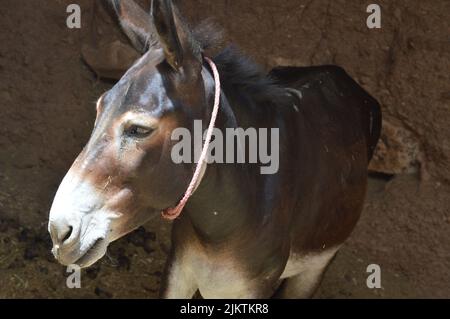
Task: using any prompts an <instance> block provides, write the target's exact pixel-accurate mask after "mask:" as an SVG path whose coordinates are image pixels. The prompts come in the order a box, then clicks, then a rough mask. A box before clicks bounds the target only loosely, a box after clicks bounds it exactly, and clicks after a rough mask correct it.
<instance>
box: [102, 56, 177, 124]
mask: <svg viewBox="0 0 450 319" xmlns="http://www.w3.org/2000/svg"><path fill="white" fill-rule="evenodd" d="M158 53H159V52H156V54H155V52H152V53H151V54H150V52H148V53H147V54H145V55H144V56H143V57H142V58H140V59H139V60H138V61H136V63H135V64H134V65H133V66H132V67H131V68H130V69H129V70H128V71H127V73H126V74H125V75H124V76H123V77H122V79H121V80H120V81H119V82H118V83H117V84H116V85H115V86H114V87H113V88H112V89H111V90H110V91H109V92H108V93H107V94H106V95H105V96H104V98H103V99H102V103H103V104H104V106H106V107H107V108H111V111H117V112H119V113H123V112H126V111H128V110H131V109H145V110H146V111H147V112H152V113H155V114H154V115H155V116H156V115H159V113H161V112H163V111H167V110H168V109H170V108H171V107H172V106H173V105H172V103H171V102H170V100H169V98H168V96H167V92H166V88H165V86H164V81H165V76H164V74H162V73H161V72H160V70H159V69H158V65H159V64H160V63H161V62H162V61H163V56H162V53H161V54H158ZM163 108H164V109H163Z"/></svg>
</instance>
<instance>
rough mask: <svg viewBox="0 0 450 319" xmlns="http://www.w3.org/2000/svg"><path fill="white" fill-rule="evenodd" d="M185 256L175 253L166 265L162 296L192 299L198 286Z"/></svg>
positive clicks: (165, 297)
mask: <svg viewBox="0 0 450 319" xmlns="http://www.w3.org/2000/svg"><path fill="white" fill-rule="evenodd" d="M184 260H185V259H184V258H182V257H181V256H177V255H176V254H173V255H172V256H171V257H170V258H169V260H168V262H167V266H166V272H165V276H164V279H163V284H162V287H161V298H164V299H191V298H192V297H193V296H194V294H195V293H196V291H197V289H198V286H197V283H196V281H195V278H194V275H193V273H192V271H191V270H190V267H189V266H188V264H187V263H186V262H184Z"/></svg>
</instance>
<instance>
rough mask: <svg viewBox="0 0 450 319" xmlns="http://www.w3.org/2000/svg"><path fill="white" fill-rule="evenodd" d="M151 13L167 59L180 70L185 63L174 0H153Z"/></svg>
mask: <svg viewBox="0 0 450 319" xmlns="http://www.w3.org/2000/svg"><path fill="white" fill-rule="evenodd" d="M151 14H152V17H153V22H154V24H155V28H156V32H157V33H158V36H159V42H160V43H161V46H162V48H163V50H164V54H165V56H166V60H167V62H168V63H169V64H170V66H171V67H172V68H173V69H174V70H176V71H178V70H179V69H180V67H181V65H182V64H183V47H182V45H181V42H180V38H179V35H178V31H177V26H176V23H175V16H174V8H173V6H172V1H171V0H153V1H152V10H151Z"/></svg>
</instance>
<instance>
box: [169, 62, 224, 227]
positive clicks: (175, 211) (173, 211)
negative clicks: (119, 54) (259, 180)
mask: <svg viewBox="0 0 450 319" xmlns="http://www.w3.org/2000/svg"><path fill="white" fill-rule="evenodd" d="M205 60H206V62H208V64H209V65H210V67H211V69H212V71H213V74H214V82H215V95H214V107H213V111H212V115H211V121H210V122H209V127H208V131H207V133H206V139H205V144H204V145H203V149H202V153H201V154H200V158H199V160H198V163H197V166H196V168H195V172H194V175H193V176H192V180H191V182H190V183H189V186H188V188H187V190H186V193H184V196H183V198H182V199H181V200H180V202H179V203H178V205H177V206H175V207H171V208H167V209H165V210H164V211H163V212H161V215H162V217H163V218H165V219H168V220H175V219H177V218H178V217H179V216H180V215H181V212H182V211H183V208H184V206H186V203H187V201H188V200H189V198H190V197H191V196H192V194H193V193H194V191H195V189H196V188H197V186H198V184H200V181H199V178H200V174H201V172H202V167H203V164H206V157H207V152H208V149H209V144H210V142H211V136H212V133H213V130H214V125H215V123H216V118H217V114H218V112H219V104H220V76H219V71H218V70H217V67H216V65H215V64H214V62H213V61H212V60H211V59H210V58H208V57H205Z"/></svg>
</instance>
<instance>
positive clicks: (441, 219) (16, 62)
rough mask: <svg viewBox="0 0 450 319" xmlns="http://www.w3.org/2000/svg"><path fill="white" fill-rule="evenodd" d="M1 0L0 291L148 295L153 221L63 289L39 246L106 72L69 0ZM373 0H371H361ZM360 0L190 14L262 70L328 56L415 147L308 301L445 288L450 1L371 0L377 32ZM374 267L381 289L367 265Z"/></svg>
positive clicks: (268, 0) (154, 286) (157, 235)
mask: <svg viewBox="0 0 450 319" xmlns="http://www.w3.org/2000/svg"><path fill="white" fill-rule="evenodd" d="M1 2H2V4H1V9H0V43H1V46H0V107H1V115H0V298H75V297H86V298H154V297H156V296H157V292H158V288H159V283H160V279H161V272H162V269H163V266H164V262H165V258H166V255H167V252H168V247H169V245H170V242H169V232H170V224H168V223H167V222H163V221H161V220H154V221H151V222H149V223H148V224H146V225H145V227H143V228H141V229H139V230H138V231H136V232H134V233H132V234H130V235H128V236H127V237H125V238H122V239H120V240H119V241H117V242H116V243H113V244H112V245H111V246H110V249H109V252H108V255H107V256H106V257H105V258H103V259H102V260H101V261H100V262H99V263H97V264H96V265H94V266H93V267H91V268H89V269H87V270H85V271H83V273H82V288H81V289H68V288H67V287H66V277H67V275H68V274H67V273H65V268H63V267H62V266H60V265H58V264H57V263H56V262H55V260H54V259H53V257H52V256H51V254H50V248H51V241H50V238H49V235H48V234H47V230H46V227H47V220H48V211H49V207H50V205H51V202H52V198H53V196H54V194H55V192H56V189H57V187H58V184H59V182H60V181H61V179H62V177H63V176H64V174H65V172H66V171H67V169H68V168H69V167H70V165H71V163H72V161H73V160H74V158H75V157H76V155H77V154H78V153H79V151H80V150H81V148H82V147H83V146H84V144H85V143H86V141H87V140H88V138H89V135H90V132H91V129H92V125H93V122H94V119H95V101H96V99H97V98H98V96H100V94H101V93H102V92H104V91H105V90H107V89H108V88H109V87H110V86H111V83H110V82H105V81H102V80H99V79H97V78H96V77H95V75H94V74H93V73H92V72H91V71H90V70H89V68H88V67H87V66H86V65H85V64H84V63H83V62H82V60H81V44H82V43H83V41H84V40H85V39H86V38H87V37H89V28H88V24H89V17H90V12H91V7H92V6H91V1H88V0H78V1H76V2H77V3H79V4H80V5H81V7H82V14H83V16H82V19H83V20H82V28H81V29H79V30H76V29H75V30H69V29H68V28H67V27H66V25H65V19H66V7H67V5H68V4H70V3H73V2H74V1H69V0H52V1H44V0H36V1H29V0H3V1H1ZM372 2H373V1H372ZM369 3H371V2H368V1H342V0H340V1H325V0H324V1H320V0H316V1H314V0H308V1H303V0H285V1H281V2H280V1H276V0H258V1H250V0H239V1H228V0H217V1H207V0H196V1H193V0H190V1H183V3H182V5H181V9H182V11H183V12H185V13H186V14H187V16H188V17H189V20H190V21H198V20H200V19H203V18H205V17H208V16H212V17H214V18H215V20H216V21H217V22H218V23H219V24H220V25H222V26H223V27H224V29H225V31H226V33H227V38H228V39H230V40H232V41H233V42H235V43H236V44H238V45H239V46H240V47H241V48H242V49H243V50H244V51H245V52H246V53H248V54H249V55H250V56H252V57H254V58H255V59H256V60H257V61H258V62H260V63H261V64H263V65H264V66H265V67H267V68H270V67H272V66H275V65H280V64H283V65H312V64H328V63H334V64H338V65H341V66H343V67H344V68H345V69H346V70H347V71H348V72H349V73H350V74H351V75H352V76H354V77H355V78H356V79H357V80H358V81H359V82H360V83H361V84H362V85H363V86H364V87H365V88H366V89H367V90H368V91H369V92H371V93H372V94H373V95H374V96H375V97H376V98H377V99H379V100H380V102H381V104H382V107H383V111H384V113H385V114H386V115H387V116H390V117H392V118H393V119H395V120H396V121H398V122H401V123H402V125H403V126H405V127H406V128H407V129H408V130H410V131H411V132H412V134H413V135H414V137H415V138H416V139H417V141H418V143H419V144H420V147H421V150H422V152H423V155H422V157H421V158H420V159H418V166H419V169H418V170H417V172H412V173H410V174H397V175H394V176H386V175H379V174H376V175H374V176H372V177H371V179H370V182H369V192H368V197H367V201H366V205H365V209H364V212H363V215H362V218H361V220H360V222H359V224H358V226H357V228H356V229H355V231H354V233H353V235H352V236H351V238H350V239H349V241H348V242H347V243H346V244H345V246H344V247H343V248H342V249H341V251H340V252H339V254H338V255H337V257H336V259H335V260H334V261H333V263H332V264H331V266H330V268H329V270H328V272H327V274H326V276H325V278H324V280H323V283H322V285H321V287H320V289H319V291H318V292H317V294H316V297H317V298H413V297H420V298H450V184H449V181H450V165H449V160H450V144H449V143H450V125H448V124H449V123H450V101H449V100H450V87H449V84H450V79H449V72H448V70H450V58H449V52H450V48H449V44H450V42H449V31H450V27H449V21H450V19H449V17H450V2H448V1H446V0H435V1H415V0H399V1H379V3H380V4H381V7H382V9H383V16H382V28H381V29H380V30H368V29H367V27H366V25H365V19H366V17H367V13H366V7H367V5H368V4H369ZM369 264H378V265H380V267H381V272H382V273H381V276H382V277H381V278H382V279H381V280H382V288H381V289H368V288H367V285H366V278H367V276H368V274H367V272H366V268H367V266H368V265H369Z"/></svg>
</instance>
